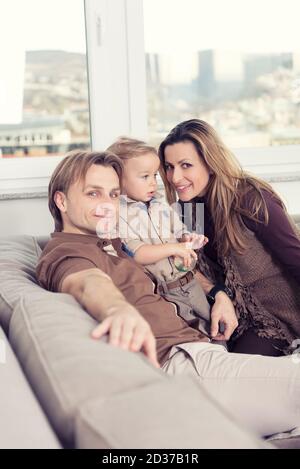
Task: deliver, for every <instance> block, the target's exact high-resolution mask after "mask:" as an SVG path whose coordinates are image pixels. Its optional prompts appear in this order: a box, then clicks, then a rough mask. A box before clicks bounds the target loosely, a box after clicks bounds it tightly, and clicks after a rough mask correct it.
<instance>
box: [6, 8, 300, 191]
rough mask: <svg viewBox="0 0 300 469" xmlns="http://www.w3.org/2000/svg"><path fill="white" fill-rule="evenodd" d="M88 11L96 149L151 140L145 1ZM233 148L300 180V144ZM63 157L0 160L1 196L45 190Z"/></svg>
mask: <svg viewBox="0 0 300 469" xmlns="http://www.w3.org/2000/svg"><path fill="white" fill-rule="evenodd" d="M84 10H85V24H86V45H87V46H86V48H87V68H88V88H89V105H90V136H91V146H92V149H93V150H103V149H105V148H106V147H107V146H108V145H109V144H110V143H111V142H112V141H113V140H114V139H115V138H116V137H118V136H120V135H132V136H135V137H138V138H141V139H145V140H147V138H148V129H147V105H146V70H145V50H144V20H143V2H142V1H141V0H84ZM103 64H105V66H103ZM99 83H101V86H99V85H98V84H99ZM103 109H104V110H105V112H103ZM100 129H101V130H100ZM233 152H234V153H235V155H236V156H237V157H238V159H239V160H240V161H241V163H242V164H243V165H244V166H245V168H246V169H249V170H250V171H251V170H252V171H253V172H255V173H256V174H258V175H261V176H262V177H264V178H266V179H268V177H270V175H271V176H272V175H273V176H274V174H275V175H276V178H277V180H280V177H281V178H282V180H284V181H286V180H288V179H289V178H290V177H293V178H295V177H296V178H298V179H297V180H299V181H300V145H290V146H279V147H264V148H242V149H233ZM62 158H63V157H62V156H61V157H55V156H50V157H45V156H41V157H24V158H11V159H4V158H0V195H1V196H2V198H3V197H5V198H10V197H11V198H15V197H16V194H21V193H23V195H24V194H29V193H30V194H31V196H34V195H35V194H36V195H38V194H41V193H44V194H45V193H46V191H47V185H48V182H49V178H50V176H51V174H52V172H53V170H54V168H55V167H56V165H57V164H58V162H59V161H61V159H62ZM275 158H276V162H275V161H274V159H275ZM250 160H251V161H250Z"/></svg>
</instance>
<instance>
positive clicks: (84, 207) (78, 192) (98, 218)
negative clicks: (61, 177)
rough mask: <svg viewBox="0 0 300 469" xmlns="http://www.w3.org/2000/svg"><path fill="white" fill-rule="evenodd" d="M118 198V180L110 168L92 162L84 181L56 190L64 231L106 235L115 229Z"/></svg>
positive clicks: (104, 236) (56, 200)
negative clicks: (67, 188) (61, 190)
mask: <svg viewBox="0 0 300 469" xmlns="http://www.w3.org/2000/svg"><path fill="white" fill-rule="evenodd" d="M119 197H120V182H119V177H118V175H117V173H116V171H115V170H114V169H113V168H111V167H106V166H102V165H96V164H94V165H92V166H91V167H90V168H89V169H88V171H87V173H86V177H85V179H84V180H81V181H80V180H79V181H77V182H75V183H74V184H72V185H71V186H70V188H69V190H68V193H67V194H64V193H62V192H56V195H55V202H56V204H57V206H58V208H59V209H60V211H61V215H62V219H63V226H64V228H63V231H64V232H66V233H78V234H96V233H97V234H98V235H99V237H103V238H109V237H110V234H111V233H112V232H113V231H114V228H115V225H116V220H117V215H118V209H119Z"/></svg>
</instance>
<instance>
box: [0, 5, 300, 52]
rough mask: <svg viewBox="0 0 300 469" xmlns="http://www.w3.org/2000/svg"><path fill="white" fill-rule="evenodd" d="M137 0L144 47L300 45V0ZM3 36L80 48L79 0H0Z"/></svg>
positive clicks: (41, 45)
mask: <svg viewBox="0 0 300 469" xmlns="http://www.w3.org/2000/svg"><path fill="white" fill-rule="evenodd" d="M109 1H114V2H116V3H118V0H109ZM129 1H130V0H129ZM140 1H141V2H142V1H143V8H144V25H145V46H146V51H147V52H168V53H173V52H174V51H176V52H177V53H179V52H180V51H184V50H185V51H186V50H187V49H188V50H189V52H192V51H197V50H201V49H207V48H220V47H222V48H225V49H233V50H237V49H242V50H243V51H247V52H284V51H291V50H294V49H298V50H300V30H299V18H300V0H209V1H208V0H140ZM121 2H122V0H121ZM2 12H4V14H3V13H2ZM16 13H17V14H16ZM12 25H13V28H12ZM5 36H6V37H10V38H13V37H14V38H15V41H16V42H20V40H21V42H22V44H23V45H24V46H25V48H26V49H27V50H34V49H63V50H67V51H72V52H84V51H85V32H84V14H83V0H0V39H3V37H5Z"/></svg>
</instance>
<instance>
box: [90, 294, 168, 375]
mask: <svg viewBox="0 0 300 469" xmlns="http://www.w3.org/2000/svg"><path fill="white" fill-rule="evenodd" d="M107 333H109V341H108V343H109V344H110V345H113V346H115V347H120V348H122V349H123V350H129V351H132V352H138V351H140V350H141V349H143V352H144V353H145V355H146V356H147V357H148V359H149V360H150V362H151V363H152V365H154V366H155V367H156V368H160V365H159V363H158V361H157V356H156V346H155V338H154V335H153V333H152V331H151V328H150V326H149V324H148V323H147V322H146V321H145V319H144V318H143V317H142V316H141V315H140V313H139V312H138V311H137V310H136V309H135V308H134V306H132V305H131V304H129V303H127V302H126V301H124V302H122V303H121V304H120V305H118V306H114V307H113V308H111V310H110V311H109V315H108V316H107V317H106V318H105V319H104V320H103V321H102V322H101V324H99V325H98V326H97V327H96V328H95V329H94V330H93V331H92V337H93V338H94V339H99V338H100V337H102V336H103V335H104V334H107Z"/></svg>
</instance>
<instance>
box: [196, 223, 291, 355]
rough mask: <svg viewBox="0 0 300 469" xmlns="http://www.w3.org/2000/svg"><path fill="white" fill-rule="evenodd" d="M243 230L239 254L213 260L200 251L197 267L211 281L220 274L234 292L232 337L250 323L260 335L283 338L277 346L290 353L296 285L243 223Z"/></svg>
mask: <svg viewBox="0 0 300 469" xmlns="http://www.w3.org/2000/svg"><path fill="white" fill-rule="evenodd" d="M245 234H246V236H247V239H248V241H247V249H246V251H245V252H244V254H243V255H239V254H236V253H234V252H231V253H230V254H229V255H228V256H226V257H224V258H219V259H218V263H214V262H213V261H212V260H210V259H209V258H208V257H206V256H205V255H204V253H203V252H201V253H200V254H199V262H198V268H199V270H200V271H201V272H202V273H203V274H204V275H206V276H207V277H208V278H210V279H211V281H212V282H213V283H215V282H218V281H220V278H222V279H223V280H224V281H225V284H226V285H227V286H228V287H229V288H231V289H232V291H233V292H234V300H233V303H234V306H235V310H236V314H237V317H238V321H239V325H238V328H237V329H236V331H235V333H234V335H233V336H232V340H235V339H236V338H238V337H240V336H241V335H242V334H243V333H244V332H245V331H246V330H247V329H248V328H249V327H251V328H252V329H253V330H254V331H255V332H256V333H257V335H258V336H260V337H265V338H268V339H281V340H283V341H284V342H283V343H284V344H285V345H283V346H282V348H281V350H282V351H283V352H284V353H285V354H288V353H292V351H293V350H294V348H295V347H293V345H292V342H293V340H294V339H296V338H299V337H300V288H299V285H298V283H297V281H296V279H295V278H293V277H292V276H291V275H290V273H288V272H287V271H286V270H284V269H283V267H282V265H281V263H280V262H279V261H278V260H277V259H275V258H274V256H272V254H271V252H270V251H269V250H267V249H266V248H265V247H264V246H263V244H262V243H261V242H260V241H259V240H258V238H257V236H256V235H255V234H254V233H253V232H252V231H251V230H249V229H248V228H246V227H245ZM220 267H221V269H220Z"/></svg>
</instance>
